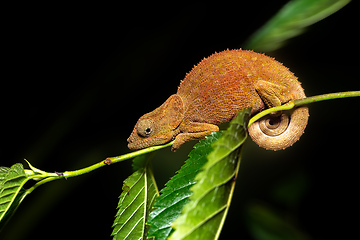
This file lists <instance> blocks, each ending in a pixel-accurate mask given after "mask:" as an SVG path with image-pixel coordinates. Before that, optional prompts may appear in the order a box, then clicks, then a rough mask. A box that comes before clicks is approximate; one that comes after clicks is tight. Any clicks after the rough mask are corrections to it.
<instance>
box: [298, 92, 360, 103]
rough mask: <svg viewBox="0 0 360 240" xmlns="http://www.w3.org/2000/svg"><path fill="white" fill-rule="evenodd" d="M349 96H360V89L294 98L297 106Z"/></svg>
mask: <svg viewBox="0 0 360 240" xmlns="http://www.w3.org/2000/svg"><path fill="white" fill-rule="evenodd" d="M348 97H360V91H349V92H338V93H328V94H323V95H318V96H313V97H308V98H304V99H298V100H294V103H295V106H302V105H305V104H309V103H314V102H320V101H325V100H331V99H337V98H348Z"/></svg>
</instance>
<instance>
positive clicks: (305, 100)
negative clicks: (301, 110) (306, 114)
mask: <svg viewBox="0 0 360 240" xmlns="http://www.w3.org/2000/svg"><path fill="white" fill-rule="evenodd" d="M348 97H360V91H349V92H338V93H328V94H323V95H318V96H313V97H308V98H303V99H298V100H294V101H290V102H288V103H286V104H284V105H281V106H277V107H273V108H269V109H266V110H264V111H261V112H259V113H258V114H256V115H255V116H254V117H252V118H251V119H250V121H249V124H248V126H250V125H251V124H253V123H254V122H256V121H257V120H259V119H260V118H262V117H264V116H266V115H268V114H269V113H272V112H277V111H285V110H290V109H292V108H294V107H300V106H303V105H306V104H310V103H314V102H320V101H325V100H331V99H337V98H348Z"/></svg>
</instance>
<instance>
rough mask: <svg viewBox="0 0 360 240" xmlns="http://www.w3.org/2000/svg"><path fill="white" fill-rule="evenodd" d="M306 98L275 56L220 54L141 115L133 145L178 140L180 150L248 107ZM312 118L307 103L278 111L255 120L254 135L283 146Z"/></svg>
mask: <svg viewBox="0 0 360 240" xmlns="http://www.w3.org/2000/svg"><path fill="white" fill-rule="evenodd" d="M305 97H306V96H305V93H304V90H303V88H302V87H301V85H300V82H299V81H297V78H296V77H295V76H294V74H293V73H292V72H290V71H289V69H288V68H286V67H285V66H283V65H282V64H281V63H279V62H277V61H276V60H274V59H273V58H270V57H268V56H265V55H264V54H260V53H256V52H253V51H246V50H226V51H223V52H219V53H215V54H213V55H211V56H210V57H208V58H205V59H203V60H202V61H201V62H200V63H199V64H198V65H197V66H195V67H194V68H193V69H192V70H191V71H190V73H188V74H186V76H185V79H184V80H182V81H181V83H180V86H179V88H178V91H177V93H176V94H173V95H171V96H170V97H169V98H168V99H167V100H166V101H165V102H164V103H163V104H162V105H161V106H160V107H158V108H156V109H155V110H154V111H152V112H150V113H147V114H145V115H143V116H142V117H140V119H139V120H138V121H137V123H136V125H135V128H134V130H133V131H132V133H131V135H130V137H129V138H128V143H129V144H128V147H129V148H130V149H142V148H146V147H150V146H154V145H161V144H165V143H167V142H169V141H171V140H173V139H175V142H174V144H173V146H172V150H173V151H175V150H176V149H178V148H179V147H180V146H181V145H182V144H183V143H185V142H187V141H189V140H198V139H202V138H204V137H205V136H207V135H208V134H210V133H211V132H214V131H218V130H219V127H218V126H217V125H219V124H221V123H225V122H229V121H230V120H231V119H233V118H234V117H235V116H236V114H237V113H238V111H240V110H242V109H244V108H247V107H252V111H251V114H252V115H253V114H255V113H257V112H260V111H262V110H263V109H264V108H267V107H274V106H279V105H281V104H284V103H286V102H288V101H290V100H294V99H301V98H305ZM308 118H309V113H308V108H307V107H301V108H297V109H295V110H292V111H290V112H282V113H277V114H273V115H270V116H267V117H265V118H263V119H261V120H259V121H257V122H255V123H253V124H252V125H251V126H250V127H249V129H248V130H249V135H250V136H251V138H252V139H253V141H254V142H256V143H257V144H258V145H259V146H260V147H263V148H266V149H271V150H279V149H284V148H287V147H289V146H291V145H292V144H293V143H294V142H296V141H297V140H298V139H299V138H300V136H301V135H302V134H303V132H304V129H305V127H306V125H307V121H308Z"/></svg>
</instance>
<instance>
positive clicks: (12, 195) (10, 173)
mask: <svg viewBox="0 0 360 240" xmlns="http://www.w3.org/2000/svg"><path fill="white" fill-rule="evenodd" d="M28 180H29V178H28V177H27V175H26V174H25V171H24V167H23V165H22V164H20V163H17V164H14V165H13V166H11V168H7V167H0V229H1V228H2V227H3V226H4V225H5V223H6V222H7V221H8V220H9V218H10V217H11V216H12V214H13V213H14V212H15V210H16V209H17V207H18V205H19V204H20V202H21V201H22V200H23V198H24V197H25V191H24V189H23V186H24V184H25V183H26V182H27V181H28Z"/></svg>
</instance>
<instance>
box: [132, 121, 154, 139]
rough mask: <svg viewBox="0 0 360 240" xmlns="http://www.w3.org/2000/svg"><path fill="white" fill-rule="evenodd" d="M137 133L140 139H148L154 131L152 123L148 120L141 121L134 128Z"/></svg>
mask: <svg viewBox="0 0 360 240" xmlns="http://www.w3.org/2000/svg"><path fill="white" fill-rule="evenodd" d="M136 130H137V133H138V134H139V135H140V136H142V137H149V136H150V135H151V134H152V132H153V131H154V123H153V122H152V121H151V120H150V119H141V120H140V121H139V122H138V124H137V126H136Z"/></svg>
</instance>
